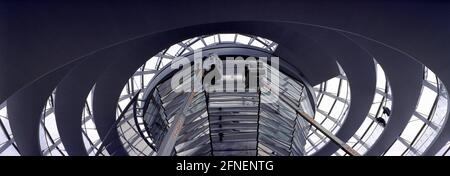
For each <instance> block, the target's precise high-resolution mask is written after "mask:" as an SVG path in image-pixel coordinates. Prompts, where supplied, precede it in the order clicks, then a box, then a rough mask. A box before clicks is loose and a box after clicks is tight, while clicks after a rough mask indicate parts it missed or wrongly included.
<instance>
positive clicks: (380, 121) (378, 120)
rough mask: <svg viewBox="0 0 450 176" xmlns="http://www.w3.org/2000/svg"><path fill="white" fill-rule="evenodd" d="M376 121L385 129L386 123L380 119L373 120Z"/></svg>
mask: <svg viewBox="0 0 450 176" xmlns="http://www.w3.org/2000/svg"><path fill="white" fill-rule="evenodd" d="M375 119H376V120H377V123H378V124H380V125H381V126H382V127H386V121H385V120H384V119H383V118H382V117H377V118H375Z"/></svg>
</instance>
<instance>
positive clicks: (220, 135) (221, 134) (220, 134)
mask: <svg viewBox="0 0 450 176" xmlns="http://www.w3.org/2000/svg"><path fill="white" fill-rule="evenodd" d="M219 141H220V142H222V141H223V133H219Z"/></svg>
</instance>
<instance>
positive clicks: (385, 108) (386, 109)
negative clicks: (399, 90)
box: [383, 106, 391, 116]
mask: <svg viewBox="0 0 450 176" xmlns="http://www.w3.org/2000/svg"><path fill="white" fill-rule="evenodd" d="M383 114H386V115H387V116H391V110H390V109H389V108H387V107H386V106H383Z"/></svg>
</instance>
